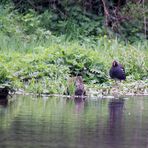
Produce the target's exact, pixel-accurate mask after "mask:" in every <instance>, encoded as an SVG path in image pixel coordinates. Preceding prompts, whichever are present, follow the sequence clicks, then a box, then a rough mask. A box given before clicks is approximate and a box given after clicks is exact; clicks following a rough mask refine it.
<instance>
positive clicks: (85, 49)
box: [0, 7, 148, 94]
mask: <svg viewBox="0 0 148 148" xmlns="http://www.w3.org/2000/svg"><path fill="white" fill-rule="evenodd" d="M0 10H1V11H0V51H1V53H0V84H8V85H10V86H12V87H14V88H16V89H19V90H20V89H22V90H24V91H27V92H34V93H50V94H53V93H58V94H63V93H64V92H65V91H66V89H67V87H68V84H67V81H68V79H69V77H72V76H77V75H82V77H83V79H84V83H85V84H86V85H87V86H90V85H92V84H93V85H106V86H108V85H109V84H110V83H109V81H110V78H109V76H108V71H109V68H110V67H111V63H112V61H113V60H114V59H116V60H118V61H119V62H121V63H122V64H123V65H124V66H125V70H126V74H127V82H129V81H135V80H146V79H147V78H148V60H147V59H148V48H147V47H148V43H147V41H144V40H143V41H139V42H136V43H134V44H130V43H128V42H126V43H125V42H122V41H121V40H119V39H117V38H110V37H107V36H106V35H105V34H104V35H103V34H102V35H101V34H100V35H96V36H89V35H88V34H87V33H89V31H88V29H89V26H85V25H84V26H85V27H86V28H85V29H84V28H83V25H82V28H78V26H75V27H74V26H71V25H73V24H68V23H69V22H67V23H66V24H65V25H67V27H70V26H71V27H72V28H69V30H67V33H66V34H64V32H65V31H63V32H62V30H61V35H58V36H57V35H56V33H54V32H52V31H50V30H48V29H47V28H48V27H47V26H45V27H43V24H42V23H41V22H40V21H41V20H43V19H45V20H46V19H47V18H46V17H47V15H46V17H45V18H44V17H43V16H42V17H41V16H40V15H38V16H36V13H34V12H33V11H31V10H30V13H28V14H25V15H23V16H22V15H20V14H18V12H15V11H13V12H12V11H10V10H9V9H4V8H2V7H0ZM46 13H47V12H46ZM40 17H41V18H40ZM48 19H50V16H49V18H48ZM43 22H44V21H43ZM86 22H87V23H88V22H89V23H90V22H91V19H89V20H86ZM47 24H48V23H47ZM47 24H45V25H47ZM59 25H60V23H59ZM87 27H88V28H87ZM55 28H57V27H55ZM61 28H62V27H61ZM74 28H75V29H76V30H72V29H74ZM91 28H95V27H94V26H92V27H91ZM77 29H82V30H79V33H80V32H82V34H83V35H82V34H81V33H80V34H79V35H78V36H77ZM83 29H84V30H83ZM96 29H97V28H96ZM98 29H99V28H98ZM71 30H72V32H73V34H71V33H72V32H69V31H71ZM83 31H84V32H83ZM98 31H99V30H98ZM100 31H102V29H101V30H100ZM69 33H70V34H69ZM68 34H69V36H68ZM84 34H85V35H84ZM69 38H71V40H70V39H69Z"/></svg>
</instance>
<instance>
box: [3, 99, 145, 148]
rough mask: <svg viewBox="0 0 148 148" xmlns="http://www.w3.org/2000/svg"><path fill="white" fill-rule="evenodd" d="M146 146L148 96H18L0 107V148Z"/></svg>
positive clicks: (132, 147)
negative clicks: (84, 99)
mask: <svg viewBox="0 0 148 148" xmlns="http://www.w3.org/2000/svg"><path fill="white" fill-rule="evenodd" d="M40 147H41V148H42V147H47V148H148V97H129V99H125V100H123V99H121V100H117V99H116V100H109V99H103V100H94V99H88V100H86V101H82V100H68V99H65V98H52V97H51V98H33V97H29V96H17V97H15V100H14V101H11V102H8V104H7V103H2V104H1V105H0V148H40Z"/></svg>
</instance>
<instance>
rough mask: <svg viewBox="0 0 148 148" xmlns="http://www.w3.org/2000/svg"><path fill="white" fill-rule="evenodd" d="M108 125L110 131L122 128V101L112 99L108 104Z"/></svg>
mask: <svg viewBox="0 0 148 148" xmlns="http://www.w3.org/2000/svg"><path fill="white" fill-rule="evenodd" d="M108 106H109V125H110V128H111V129H114V128H116V126H117V127H118V128H120V127H121V126H122V116H123V109H124V100H123V99H113V100H111V101H110V102H109V105H108Z"/></svg>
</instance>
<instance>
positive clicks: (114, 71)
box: [109, 60, 126, 81]
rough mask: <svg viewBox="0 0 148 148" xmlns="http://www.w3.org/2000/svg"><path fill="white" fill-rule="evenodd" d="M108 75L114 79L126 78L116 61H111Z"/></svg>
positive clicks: (121, 67) (122, 68)
mask: <svg viewBox="0 0 148 148" xmlns="http://www.w3.org/2000/svg"><path fill="white" fill-rule="evenodd" d="M109 75H110V77H111V78H112V79H114V80H115V81H116V80H120V81H121V80H126V75H125V69H124V67H123V66H122V65H121V64H119V63H118V62H117V61H115V60H114V61H113V63H112V67H111V69H110V71H109Z"/></svg>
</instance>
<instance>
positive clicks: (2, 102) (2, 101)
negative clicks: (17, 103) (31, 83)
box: [0, 99, 8, 107]
mask: <svg viewBox="0 0 148 148" xmlns="http://www.w3.org/2000/svg"><path fill="white" fill-rule="evenodd" d="M7 105H8V99H0V106H3V107H6V106H7Z"/></svg>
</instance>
